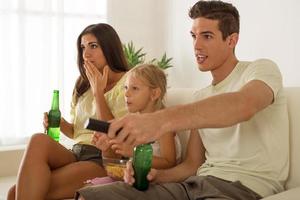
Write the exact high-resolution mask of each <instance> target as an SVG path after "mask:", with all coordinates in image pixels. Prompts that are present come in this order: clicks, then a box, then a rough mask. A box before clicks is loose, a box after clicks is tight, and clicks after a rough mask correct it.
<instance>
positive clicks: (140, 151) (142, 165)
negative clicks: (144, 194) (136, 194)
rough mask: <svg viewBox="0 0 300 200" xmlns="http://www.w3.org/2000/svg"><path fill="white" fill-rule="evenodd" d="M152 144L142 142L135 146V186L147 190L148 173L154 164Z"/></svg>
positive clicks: (133, 163)
mask: <svg viewBox="0 0 300 200" xmlns="http://www.w3.org/2000/svg"><path fill="white" fill-rule="evenodd" d="M152 154H153V149H152V145H151V144H150V143H149V144H142V145H138V146H136V147H135V148H134V153H133V161H132V165H133V169H134V179H135V182H134V185H133V186H134V187H135V188H136V189H138V190H147V189H148V186H149V181H148V180H147V174H148V173H149V171H150V169H151V166H152Z"/></svg>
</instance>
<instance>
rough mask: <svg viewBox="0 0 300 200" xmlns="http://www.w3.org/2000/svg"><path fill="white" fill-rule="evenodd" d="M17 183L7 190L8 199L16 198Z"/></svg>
mask: <svg viewBox="0 0 300 200" xmlns="http://www.w3.org/2000/svg"><path fill="white" fill-rule="evenodd" d="M15 196H16V185H13V186H12V187H11V188H10V189H9V190H8V192H7V200H15Z"/></svg>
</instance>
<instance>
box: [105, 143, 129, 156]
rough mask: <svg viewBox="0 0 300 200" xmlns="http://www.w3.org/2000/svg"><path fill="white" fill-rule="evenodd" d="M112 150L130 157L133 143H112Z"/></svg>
mask: <svg viewBox="0 0 300 200" xmlns="http://www.w3.org/2000/svg"><path fill="white" fill-rule="evenodd" d="M111 148H112V150H114V152H115V153H116V154H120V155H122V156H125V157H132V156H133V148H134V146H133V145H128V144H126V143H124V142H123V143H113V144H112V145H111Z"/></svg>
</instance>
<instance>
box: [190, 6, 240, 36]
mask: <svg viewBox="0 0 300 200" xmlns="http://www.w3.org/2000/svg"><path fill="white" fill-rule="evenodd" d="M189 16H190V18H192V19H196V18H199V17H204V18H207V19H212V20H218V21H219V30H220V31H221V32H222V37H223V40H225V39H226V38H227V37H228V36H229V35H231V34H232V33H239V32H240V16H239V12H238V10H237V9H236V8H235V7H234V6H233V5H232V4H231V3H226V2H223V1H216V0H213V1H203V0H200V1H198V2H197V3H196V4H195V5H194V6H193V7H192V8H191V9H190V11H189Z"/></svg>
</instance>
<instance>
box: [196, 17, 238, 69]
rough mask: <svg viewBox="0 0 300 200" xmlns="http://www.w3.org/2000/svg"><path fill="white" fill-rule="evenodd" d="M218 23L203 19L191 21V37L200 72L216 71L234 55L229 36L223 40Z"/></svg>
mask: <svg viewBox="0 0 300 200" xmlns="http://www.w3.org/2000/svg"><path fill="white" fill-rule="evenodd" d="M218 23H219V22H218V21H217V20H211V19H206V18H203V17H200V18H196V19H194V21H193V26H192V30H191V35H192V37H193V45H194V52H195V56H196V60H197V63H198V68H199V70H201V71H214V70H217V69H218V68H219V67H221V66H222V65H223V64H224V63H225V62H226V61H227V59H229V58H230V56H232V55H234V53H233V48H234V47H233V45H232V44H231V42H230V37H231V36H228V37H227V38H226V40H223V38H222V33H221V31H220V30H219V28H218Z"/></svg>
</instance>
